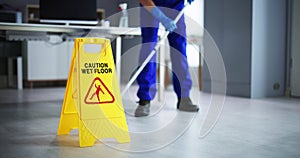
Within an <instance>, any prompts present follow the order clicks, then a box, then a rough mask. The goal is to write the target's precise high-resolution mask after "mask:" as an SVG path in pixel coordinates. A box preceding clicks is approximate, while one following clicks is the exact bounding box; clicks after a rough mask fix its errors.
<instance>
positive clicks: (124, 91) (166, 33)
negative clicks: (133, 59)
mask: <svg viewBox="0 0 300 158" xmlns="http://www.w3.org/2000/svg"><path fill="white" fill-rule="evenodd" d="M187 6H188V3H186V4H185V5H184V7H183V9H182V10H181V11H180V12H179V13H178V15H177V16H176V18H175V20H174V22H175V23H177V22H178V21H179V19H180V18H181V17H182V15H183V13H184V10H185V8H187ZM169 33H170V31H166V32H165V33H164V34H163V36H162V37H161V39H160V41H158V42H157V43H156V45H155V47H154V49H153V50H152V51H151V52H150V54H149V56H148V57H147V58H146V59H145V61H144V62H143V63H142V65H141V66H140V67H139V68H138V69H137V71H136V72H135V73H134V75H132V77H131V78H130V80H129V82H128V83H127V85H126V86H125V88H124V89H123V91H122V93H121V96H122V97H123V95H124V94H125V93H126V91H127V90H128V89H129V87H130V86H131V85H132V83H133V82H134V81H135V80H136V78H137V77H138V75H139V74H140V73H141V72H142V70H143V69H144V68H145V66H146V65H147V64H148V63H149V61H150V60H151V58H152V57H153V55H154V54H155V53H156V51H157V50H158V48H159V47H160V46H161V45H162V43H163V41H164V40H165V39H166V38H167V36H168V35H169Z"/></svg>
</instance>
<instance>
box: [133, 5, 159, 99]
mask: <svg viewBox="0 0 300 158" xmlns="http://www.w3.org/2000/svg"><path fill="white" fill-rule="evenodd" d="M157 27H158V21H157V20H155V19H154V18H153V17H152V15H151V14H150V13H149V12H148V11H146V10H145V9H144V8H141V33H142V46H141V50H140V56H139V65H141V64H142V63H143V62H144V61H145V59H146V58H147V57H148V56H149V54H150V52H151V51H152V50H153V49H154V47H155V44H156V43H157V32H158V28H157ZM155 59H156V55H154V56H153V57H152V59H151V60H150V62H149V63H148V64H147V65H146V66H145V68H144V69H143V70H142V72H141V73H140V74H139V75H138V77H137V82H138V85H139V89H138V92H137V96H138V98H139V99H140V100H148V101H150V100H152V99H153V98H154V96H155V94H156V86H155V84H156V60H155Z"/></svg>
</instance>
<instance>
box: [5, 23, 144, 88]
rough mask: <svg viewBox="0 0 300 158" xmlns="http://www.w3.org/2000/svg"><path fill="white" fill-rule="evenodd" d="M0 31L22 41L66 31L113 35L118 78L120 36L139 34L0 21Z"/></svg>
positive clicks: (137, 30) (128, 30) (136, 32)
mask: <svg viewBox="0 0 300 158" xmlns="http://www.w3.org/2000/svg"><path fill="white" fill-rule="evenodd" d="M0 31H2V33H3V34H4V35H5V36H6V39H7V40H14V41H23V40H30V39H38V40H46V39H47V37H46V35H47V34H53V33H66V34H69V35H70V36H74V37H76V36H78V35H79V34H80V35H82V34H86V35H87V36H96V37H99V36H101V37H113V38H115V39H116V69H117V75H118V77H119V78H120V77H121V76H120V72H121V51H122V48H121V46H122V44H121V42H122V40H121V38H122V36H124V35H125V36H126V35H130V36H139V35H141V32H140V28H120V27H100V26H75V25H74V26H73V25H71V26H70V25H69V26H67V25H50V24H27V23H0ZM21 59H22V58H18V68H19V69H18V70H21V69H22V67H21V66H22V60H21ZM18 89H22V72H21V71H18Z"/></svg>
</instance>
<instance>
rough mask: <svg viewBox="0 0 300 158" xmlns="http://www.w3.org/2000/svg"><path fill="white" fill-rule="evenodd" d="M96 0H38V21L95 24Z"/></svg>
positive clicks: (96, 21)
mask: <svg viewBox="0 0 300 158" xmlns="http://www.w3.org/2000/svg"><path fill="white" fill-rule="evenodd" d="M96 10H97V3H96V0H88V1H83V0H63V1H62V0H40V22H45V23H65V24H67V25H68V24H97V23H98V20H97V12H96Z"/></svg>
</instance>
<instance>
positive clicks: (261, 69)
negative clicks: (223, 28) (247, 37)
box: [251, 0, 286, 98]
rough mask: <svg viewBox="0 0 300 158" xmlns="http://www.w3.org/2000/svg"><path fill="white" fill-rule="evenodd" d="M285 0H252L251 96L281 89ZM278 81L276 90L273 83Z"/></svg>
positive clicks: (263, 95)
mask: <svg viewBox="0 0 300 158" xmlns="http://www.w3.org/2000/svg"><path fill="white" fill-rule="evenodd" d="M285 6H286V1H285V0H253V10H252V11H253V14H252V15H253V23H252V59H251V60H252V64H251V66H252V69H251V71H252V73H251V97H253V98H257V97H266V96H281V95H282V94H283V91H284V86H285V85H284V76H285V67H284V65H285V51H286V49H285V48H286V44H285V43H286V42H285V41H286V7H285ZM275 84H279V85H280V87H279V89H274V85H275Z"/></svg>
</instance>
